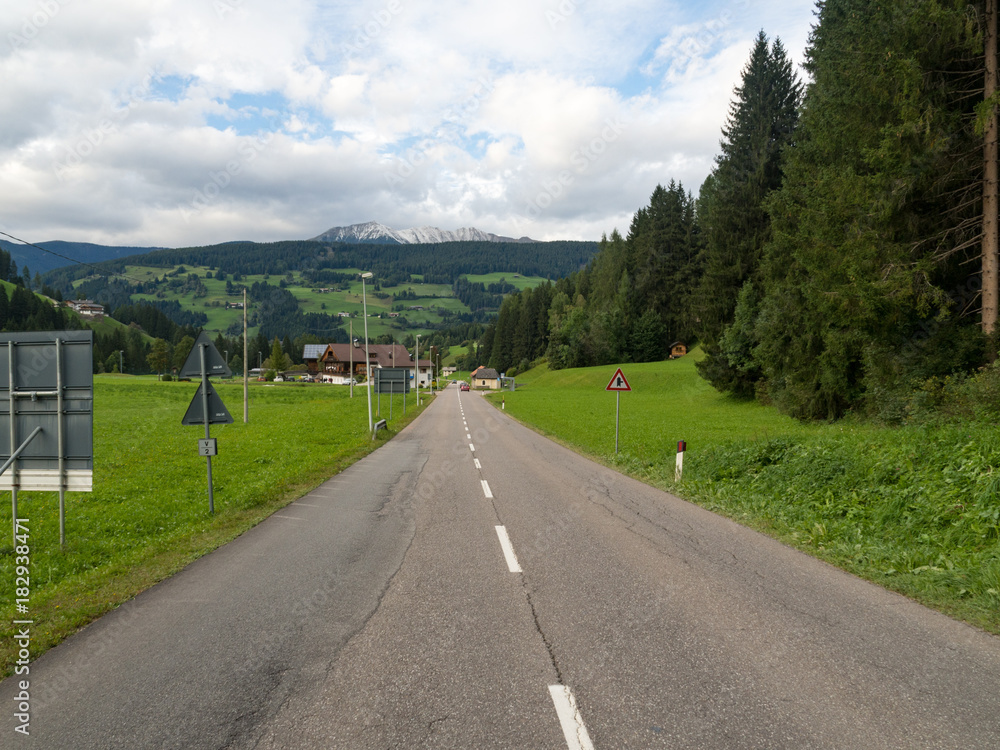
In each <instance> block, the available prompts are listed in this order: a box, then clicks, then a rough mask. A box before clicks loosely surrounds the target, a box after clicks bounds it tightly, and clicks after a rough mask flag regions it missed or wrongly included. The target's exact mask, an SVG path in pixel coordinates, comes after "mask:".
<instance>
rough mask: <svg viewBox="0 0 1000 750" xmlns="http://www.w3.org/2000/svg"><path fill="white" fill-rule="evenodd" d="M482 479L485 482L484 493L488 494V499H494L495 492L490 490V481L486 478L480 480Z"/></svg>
mask: <svg viewBox="0 0 1000 750" xmlns="http://www.w3.org/2000/svg"><path fill="white" fill-rule="evenodd" d="M480 481H481V482H482V484H483V494H484V495H486V499H487V500H492V499H493V493H492V492H490V485H489V483H488V482H487V481H486V480H485V479H483V480H480Z"/></svg>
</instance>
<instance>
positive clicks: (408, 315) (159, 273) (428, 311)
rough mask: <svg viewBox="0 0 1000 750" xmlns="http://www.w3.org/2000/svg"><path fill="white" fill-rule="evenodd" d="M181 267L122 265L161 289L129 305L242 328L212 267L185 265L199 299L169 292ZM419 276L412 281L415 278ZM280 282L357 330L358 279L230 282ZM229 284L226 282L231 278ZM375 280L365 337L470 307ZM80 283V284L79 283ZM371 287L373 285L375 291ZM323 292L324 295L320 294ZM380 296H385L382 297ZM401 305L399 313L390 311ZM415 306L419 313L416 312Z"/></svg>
mask: <svg viewBox="0 0 1000 750" xmlns="http://www.w3.org/2000/svg"><path fill="white" fill-rule="evenodd" d="M180 267H181V266H173V267H170V268H156V267H152V266H126V269H125V273H126V275H127V276H128V277H129V279H131V280H133V281H138V282H146V283H149V282H154V281H158V280H159V281H160V282H161V283H160V284H159V286H160V288H159V289H158V290H157V291H156V292H155V293H150V294H134V295H132V299H133V301H136V302H138V301H143V300H145V301H150V302H152V301H156V300H160V301H176V302H178V303H179V304H180V305H181V307H182V308H184V309H186V310H190V311H192V312H198V313H204V314H205V316H206V317H207V319H208V322H207V323H206V324H205V326H204V327H205V329H206V330H208V331H210V332H211V333H213V334H214V333H219V332H224V331H225V330H226V329H227V328H229V327H230V326H232V325H234V324H235V325H241V324H242V320H243V317H242V316H243V313H242V311H240V310H238V309H228V310H227V309H226V303H227V302H229V303H232V302H238V301H241V300H242V296H229V295H227V294H226V282H225V281H224V280H220V279H217V278H215V272H214V269H210V268H208V267H206V266H192V265H185V266H183V268H184V273H183V274H181V276H182V277H187V275H188V274H195V275H196V276H197V277H198V279H199V281H200V282H201V284H202V285H203V286H204V290H205V292H204V295H203V296H196V292H195V291H194V290H173V289H170V288H168V282H169V278H168V277H170V275H171V274H176V272H177V270H178V269H179V268H180ZM352 271H354V272H356V269H338V273H351V272H352ZM416 278H418V277H415V279H416ZM468 278H469V279H470V280H471V281H476V282H478V281H482V282H483V283H484V284H486V285H489V284H493V283H497V282H499V281H500V280H501V279H506V281H507V282H509V283H510V284H512V285H514V286H515V287H517V288H518V289H525V288H528V287H531V286H537V285H538V284H541V283H543V282H544V281H545V279H543V278H541V277H537V276H536V277H519V276H517V275H516V274H503V273H496V274H487V275H481V276H469V277H468ZM283 279H284V280H285V284H286V288H287V289H288V291H289V292H290V293H291V294H292V295H294V296H295V298H296V299H297V300H298V301H299V306H300V308H301V309H302V311H303V312H306V313H325V314H328V315H338V314H340V313H347V314H348V315H352V316H354V318H355V320H354V327H355V330H356V331H360V330H362V328H363V326H364V319H363V317H362V309H363V305H362V296H361V291H362V290H361V281H360V279H356V280H354V281H351V282H349V283H347V284H337V285H327V286H324V285H316V284H311V283H308V282H306V281H305V279H303V277H302V275H301V274H300V273H298V272H292V273H291V280H290V281H289V280H288V279H287V276H281V277H279V276H274V275H264V274H256V275H254V274H251V275H247V276H243V277H242V278H241V279H240V281H238V282H232V283H233V285H235V286H242V285H246V286H251V285H253V284H254V283H257V282H265V281H266V282H267V283H268V284H271V285H272V286H277V285H278V284H279V283H280V282H281V281H282V280H283ZM230 280H231V279H230ZM377 282H378V280H377V279H375V280H374V281H372V282H370V283H368V284H367V285H366V287H367V305H368V314H369V316H378V315H380V314H381V315H382V316H383V317H381V318H379V317H369V319H368V335H369V336H370V337H371V338H376V337H378V336H381V335H384V334H390V335H392V336H394V337H396V338H399V339H401V338H403V337H404V336H405V335H406V334H407V333H422V332H426V331H429V330H431V329H432V328H436V327H439V326H440V325H441V324H442V322H443V321H444V320H445V319H446V315H447V314H449V313H450V314H454V315H458V314H463V313H468V312H469V308H468V307H467V306H466V305H465V304H463V303H462V302H461V301H460V300H459V299H457V298H456V297H455V296H454V295H453V293H452V288H451V286H450V285H448V284H425V283H423V282H422V281H418V280H414V281H412V282H410V283H406V284H399V285H397V286H381V285H379V284H378V283H377ZM78 283H79V282H78ZM376 287H378V288H377V289H376ZM321 289H326V290H327V291H321ZM410 292H412V293H413V295H415V296H414V298H413V299H401V300H395V301H394V300H393V299H392V295H403V294H407V296H408V295H409V293H410ZM384 295H389V296H388V297H385V296H384ZM398 307H401V308H402V309H398V310H396V309H394V308H398ZM417 308H419V309H417ZM390 313H398V315H399V317H401V318H403V319H404V320H398V319H397V318H390V317H389V314H390ZM250 332H251V334H253V333H256V329H255V328H254V327H253V326H251V329H250Z"/></svg>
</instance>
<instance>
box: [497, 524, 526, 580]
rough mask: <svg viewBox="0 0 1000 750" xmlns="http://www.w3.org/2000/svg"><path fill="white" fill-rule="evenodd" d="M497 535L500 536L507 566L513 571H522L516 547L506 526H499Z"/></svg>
mask: <svg viewBox="0 0 1000 750" xmlns="http://www.w3.org/2000/svg"><path fill="white" fill-rule="evenodd" d="M496 530H497V536H498V537H499V538H500V549H502V550H503V557H504V559H505V560H506V561H507V568H508V570H510V572H511V573H520V572H521V566H520V564H519V563H518V562H517V555H515V554H514V547H513V545H512V544H511V543H510V537H509V536H507V527H506V526H497V527H496Z"/></svg>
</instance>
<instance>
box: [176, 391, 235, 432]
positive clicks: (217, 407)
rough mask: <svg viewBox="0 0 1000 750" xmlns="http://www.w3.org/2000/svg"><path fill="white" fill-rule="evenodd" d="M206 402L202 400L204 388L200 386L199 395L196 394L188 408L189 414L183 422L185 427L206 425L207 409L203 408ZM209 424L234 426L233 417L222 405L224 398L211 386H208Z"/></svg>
mask: <svg viewBox="0 0 1000 750" xmlns="http://www.w3.org/2000/svg"><path fill="white" fill-rule="evenodd" d="M203 403H204V401H203V399H202V386H201V385H199V386H198V391H197V393H195V394H194V398H193V399H191V405H190V406H188V409H187V412H186V413H185V414H184V419H182V420H181V424H183V425H204V424H205V409H204V407H203V405H202V404H203ZM208 423H209V424H232V423H233V417H232V415H231V414H230V413H229V410H228V409H227V408H226V405H225V404H224V403H222V398H221V397H220V396H219V394H218V393H216V392H215V389H214V388H213V387H212V386H211V385H209V386H208Z"/></svg>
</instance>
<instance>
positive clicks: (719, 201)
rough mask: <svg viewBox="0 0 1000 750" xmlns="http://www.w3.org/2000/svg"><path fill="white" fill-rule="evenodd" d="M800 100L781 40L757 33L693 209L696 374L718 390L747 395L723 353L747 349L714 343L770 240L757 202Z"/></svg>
mask: <svg viewBox="0 0 1000 750" xmlns="http://www.w3.org/2000/svg"><path fill="white" fill-rule="evenodd" d="M800 99H801V85H800V83H799V82H798V79H797V77H796V75H795V73H794V71H793V70H792V65H791V61H790V60H789V59H788V57H787V55H786V54H785V50H784V47H783V46H782V44H781V40H780V39H775V40H774V43H773V44H771V45H770V46H769V45H768V40H767V36H766V35H765V34H764V32H763V31H761V32H760V33H759V34H758V35H757V40H756V42H755V44H754V48H753V51H752V52H751V54H750V60H749V62H748V63H747V65H746V67H745V68H744V69H743V74H742V79H741V83H740V85H739V86H738V87H737V88H736V91H735V97H734V100H733V101H732V102H731V104H730V108H729V117H728V120H727V122H726V126H725V128H723V131H722V135H723V139H722V142H721V149H722V153H721V154H720V155H719V156H718V157H717V159H716V165H715V169H714V170H713V171H712V174H711V175H710V176H709V178H708V179H707V180H706V181H705V184H704V185H703V186H702V190H701V194H700V197H699V205H698V210H699V216H698V218H699V221H700V223H701V226H702V230H703V232H704V237H705V250H704V258H703V263H704V275H703V276H702V281H701V287H700V289H699V291H698V299H697V303H696V304H697V309H698V313H699V317H700V323H699V326H698V328H699V336H700V338H701V340H702V345H703V347H704V349H705V352H706V355H707V356H706V358H705V359H704V360H703V361H702V362H699V363H698V369H699V371H700V372H701V374H702V376H703V377H705V378H707V379H708V380H709V381H710V382H711V383H712V384H713V385H714V386H715V387H716V388H719V389H720V390H727V391H735V392H737V393H741V394H750V393H752V391H753V383H752V381H748V380H747V378H748V377H753V375H754V372H755V371H754V370H753V369H752V368H751V369H749V370H748V369H746V368H744V367H737V366H736V365H735V364H734V362H731V361H730V355H734V356H736V358H737V359H746V358H747V357H749V356H750V353H749V351H746V352H736V353H734V352H733V351H732V350H731V348H730V349H727V351H726V352H723V351H722V349H721V346H720V340H721V338H722V337H723V336H724V333H725V329H726V327H727V326H729V325H731V324H732V323H733V321H734V318H735V309H736V301H737V296H738V294H739V293H740V290H741V289H742V288H743V286H744V284H745V283H747V282H748V281H749V280H751V279H753V278H754V277H755V276H756V274H757V270H758V267H759V264H760V258H761V253H762V250H763V247H764V244H765V243H766V242H767V240H768V238H769V236H770V226H771V220H770V216H769V215H768V213H767V210H766V209H765V207H764V200H765V198H766V197H767V196H768V194H770V193H771V192H772V191H773V190H776V189H777V188H779V187H780V186H781V177H782V163H783V159H784V154H785V149H786V147H787V146H788V145H789V144H790V143H792V142H793V137H794V132H795V127H796V124H797V122H798V106H799V101H800ZM730 343H732V337H731V342H730Z"/></svg>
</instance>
